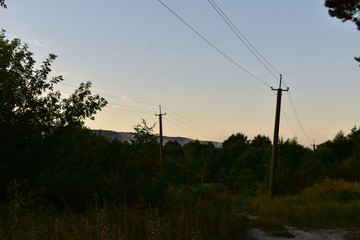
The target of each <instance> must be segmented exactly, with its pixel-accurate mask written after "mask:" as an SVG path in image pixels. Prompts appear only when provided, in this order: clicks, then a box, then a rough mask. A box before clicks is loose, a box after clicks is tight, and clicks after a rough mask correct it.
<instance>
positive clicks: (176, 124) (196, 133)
mask: <svg viewBox="0 0 360 240" xmlns="http://www.w3.org/2000/svg"><path fill="white" fill-rule="evenodd" d="M164 120H165V121H166V122H169V123H171V124H173V125H175V126H177V127H180V128H182V129H184V130H185V131H187V132H191V133H193V134H195V135H200V136H202V137H204V138H205V139H211V137H210V138H209V136H206V135H204V134H200V133H199V132H195V131H194V130H192V129H189V128H187V127H184V126H182V125H179V124H178V123H175V122H173V121H171V120H170V119H169V118H166V119H164Z"/></svg>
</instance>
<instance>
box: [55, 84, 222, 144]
mask: <svg viewBox="0 0 360 240" xmlns="http://www.w3.org/2000/svg"><path fill="white" fill-rule="evenodd" d="M62 84H63V85H66V86H70V87H74V88H77V87H76V86H74V85H71V84H68V83H62ZM55 90H57V91H60V92H62V93H67V94H73V92H69V91H65V90H59V89H55ZM92 92H93V93H98V94H101V95H104V96H108V97H111V98H114V99H117V100H122V99H121V98H119V97H117V96H114V95H109V94H105V93H100V92H98V91H92ZM125 100H130V101H131V103H133V102H134V103H141V104H143V103H146V105H151V106H153V105H156V104H153V103H149V102H144V101H138V100H136V101H133V99H132V98H126V99H125ZM108 104H109V105H107V106H105V107H106V108H112V109H116V110H123V111H128V112H135V113H142V114H149V115H153V114H154V111H151V110H147V109H142V108H136V107H130V106H125V105H122V104H118V103H114V102H111V101H110V102H108ZM163 108H164V109H167V110H168V111H169V112H171V113H172V114H168V117H170V118H172V119H174V121H176V122H178V123H175V122H174V121H171V120H169V122H171V123H172V124H173V125H176V126H178V127H180V128H182V129H185V130H186V131H188V132H192V133H194V134H196V135H200V136H202V137H204V138H207V139H216V137H214V136H211V135H209V134H208V132H207V131H212V130H210V129H207V128H204V127H202V126H201V125H199V124H197V123H195V122H194V121H191V120H188V119H186V118H185V117H183V116H181V115H180V114H178V113H176V112H174V111H172V110H170V109H169V108H167V107H163ZM181 119H182V120H181ZM184 120H185V121H184ZM189 123H191V124H189ZM194 126H195V127H194ZM201 128H202V129H206V130H207V131H204V130H201ZM212 132H213V133H215V134H216V135H220V134H218V133H216V132H214V131H212Z"/></svg>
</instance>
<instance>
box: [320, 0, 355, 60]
mask: <svg viewBox="0 0 360 240" xmlns="http://www.w3.org/2000/svg"><path fill="white" fill-rule="evenodd" d="M325 6H326V7H328V8H329V15H330V16H331V17H336V18H339V19H340V20H342V21H343V22H345V21H352V22H354V23H355V24H356V25H357V28H358V30H360V0H326V1H325ZM355 60H356V61H358V62H360V57H355Z"/></svg>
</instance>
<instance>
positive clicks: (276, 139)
mask: <svg viewBox="0 0 360 240" xmlns="http://www.w3.org/2000/svg"><path fill="white" fill-rule="evenodd" d="M281 81H282V75H281V74H280V85H279V88H278V89H274V88H271V90H274V91H277V100H276V113H275V127H274V138H273V148H272V159H271V169H270V184H269V195H270V196H271V197H272V196H273V195H274V187H275V174H276V162H277V158H278V155H279V150H278V142H279V126H280V110H281V95H282V92H283V91H289V88H287V89H282V88H281Z"/></svg>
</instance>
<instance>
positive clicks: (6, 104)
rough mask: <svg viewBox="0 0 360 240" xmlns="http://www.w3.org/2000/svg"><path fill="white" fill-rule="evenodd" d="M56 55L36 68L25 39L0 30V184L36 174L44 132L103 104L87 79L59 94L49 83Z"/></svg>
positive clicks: (78, 120) (79, 121) (78, 122)
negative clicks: (22, 41)
mask: <svg viewBox="0 0 360 240" xmlns="http://www.w3.org/2000/svg"><path fill="white" fill-rule="evenodd" d="M55 59H56V56H55V55H53V54H50V55H49V57H48V58H47V59H45V61H44V62H43V64H42V65H41V66H40V67H39V68H37V67H36V61H35V60H34V59H33V53H31V52H30V51H29V50H28V46H27V44H22V43H21V41H20V40H19V39H13V40H8V39H6V36H5V31H4V30H3V31H1V32H0V132H1V134H0V155H1V159H0V166H1V167H0V187H4V186H5V185H6V184H8V182H9V181H10V180H12V179H29V178H31V176H33V175H35V173H36V169H37V167H38V166H39V164H41V163H40V162H39V159H40V157H39V155H40V150H41V146H42V144H43V143H44V141H45V139H46V138H47V137H48V136H50V135H51V134H53V132H54V131H55V130H56V129H58V128H62V127H65V126H69V127H75V126H77V127H82V126H83V124H84V120H85V119H86V118H90V119H93V116H94V114H96V112H97V111H98V110H101V108H103V107H104V106H105V105H106V104H107V102H106V100H105V99H104V98H101V97H100V96H98V95H92V94H91V92H90V87H91V84H90V82H88V83H85V84H80V87H79V88H78V89H77V90H76V91H75V92H74V93H73V94H71V95H70V96H69V97H68V98H66V99H63V98H62V97H61V94H60V92H59V91H56V90H55V89H54V86H55V85H56V84H57V83H59V82H60V81H62V80H63V79H62V77H61V76H55V77H52V78H51V79H49V78H48V77H49V74H50V72H51V64H52V62H53V61H54V60H55Z"/></svg>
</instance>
